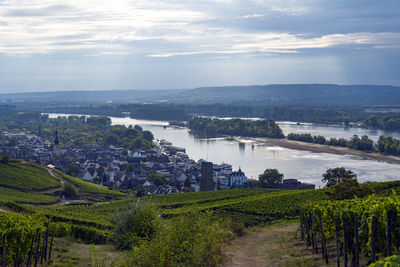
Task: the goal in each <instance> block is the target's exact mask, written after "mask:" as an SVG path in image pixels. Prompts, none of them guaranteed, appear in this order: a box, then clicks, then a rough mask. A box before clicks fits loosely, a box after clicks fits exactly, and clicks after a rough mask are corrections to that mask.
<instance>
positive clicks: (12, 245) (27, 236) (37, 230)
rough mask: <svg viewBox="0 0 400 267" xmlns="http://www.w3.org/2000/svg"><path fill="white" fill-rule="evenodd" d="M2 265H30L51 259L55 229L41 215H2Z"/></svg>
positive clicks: (0, 232)
mask: <svg viewBox="0 0 400 267" xmlns="http://www.w3.org/2000/svg"><path fill="white" fill-rule="evenodd" d="M0 225H1V228H0V235H1V255H2V258H1V261H2V262H1V264H2V266H9V265H11V264H14V266H19V265H20V264H21V265H22V264H24V265H26V266H31V265H33V264H34V265H35V266H37V264H38V263H43V262H46V261H47V260H48V259H50V257H51V251H52V246H53V238H54V232H55V228H54V225H53V224H51V223H50V221H49V220H48V219H47V218H45V217H43V216H39V215H32V214H18V213H11V212H0Z"/></svg>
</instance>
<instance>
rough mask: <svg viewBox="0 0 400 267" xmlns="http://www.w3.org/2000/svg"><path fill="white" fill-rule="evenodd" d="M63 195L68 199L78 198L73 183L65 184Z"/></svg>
mask: <svg viewBox="0 0 400 267" xmlns="http://www.w3.org/2000/svg"><path fill="white" fill-rule="evenodd" d="M62 194H63V195H64V196H66V197H73V196H76V195H77V193H76V188H75V187H74V186H73V185H72V184H71V183H68V182H67V183H65V185H64V189H63V190H62Z"/></svg>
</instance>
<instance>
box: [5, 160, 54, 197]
mask: <svg viewBox="0 0 400 267" xmlns="http://www.w3.org/2000/svg"><path fill="white" fill-rule="evenodd" d="M0 186H9V187H12V188H17V189H21V190H44V189H48V188H53V187H58V186H60V182H59V181H57V180H56V179H55V178H53V177H52V176H51V175H50V174H49V173H48V172H47V171H46V170H45V169H41V168H38V167H34V166H28V165H22V164H18V163H14V162H9V163H8V164H0Z"/></svg>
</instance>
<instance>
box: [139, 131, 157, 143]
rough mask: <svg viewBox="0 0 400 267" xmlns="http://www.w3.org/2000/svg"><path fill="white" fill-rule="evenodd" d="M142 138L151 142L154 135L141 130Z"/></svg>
mask: <svg viewBox="0 0 400 267" xmlns="http://www.w3.org/2000/svg"><path fill="white" fill-rule="evenodd" d="M142 134H143V138H144V139H146V141H148V142H153V139H154V136H153V134H152V133H151V132H150V131H143V132H142Z"/></svg>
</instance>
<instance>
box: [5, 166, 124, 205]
mask: <svg viewBox="0 0 400 267" xmlns="http://www.w3.org/2000/svg"><path fill="white" fill-rule="evenodd" d="M66 184H71V185H72V186H73V188H74V190H75V195H74V196H70V197H67V198H65V197H64V196H63V194H64V193H63V190H64V188H65V185H66ZM123 196H125V194H123V193H121V192H118V191H113V190H109V189H108V188H106V187H103V186H100V185H96V184H92V183H89V182H86V181H83V180H81V179H79V178H76V177H72V176H68V175H66V174H64V173H63V172H61V171H58V170H54V169H53V170H52V169H48V168H47V167H44V166H40V165H36V164H32V163H28V162H25V161H19V160H15V159H10V160H9V162H8V163H0V202H3V203H4V202H7V203H23V204H35V205H38V204H41V205H47V204H54V203H58V202H60V203H63V202H68V201H88V200H89V199H93V198H99V199H112V198H115V197H123ZM89 202H90V200H89Z"/></svg>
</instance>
